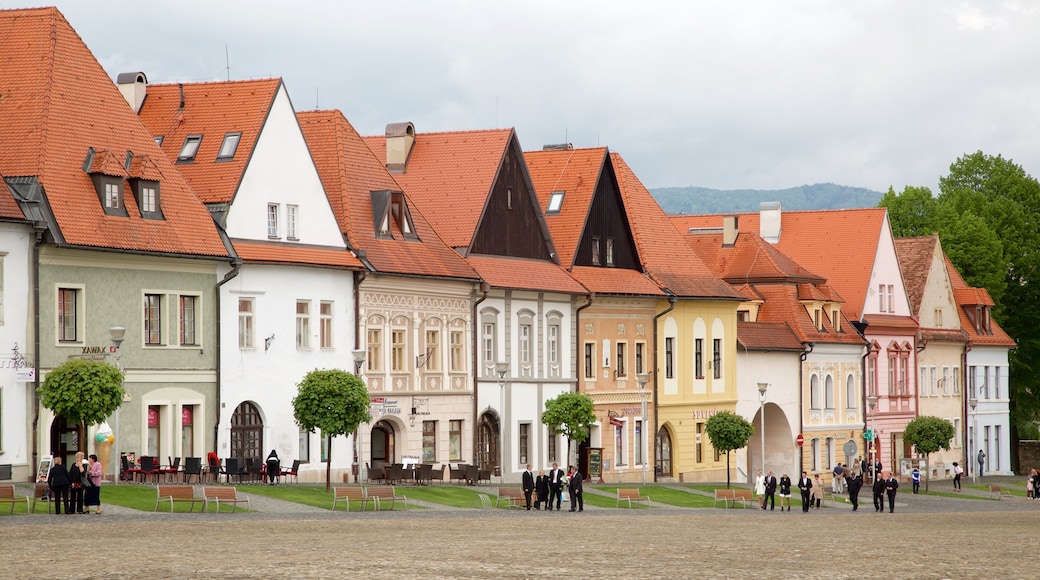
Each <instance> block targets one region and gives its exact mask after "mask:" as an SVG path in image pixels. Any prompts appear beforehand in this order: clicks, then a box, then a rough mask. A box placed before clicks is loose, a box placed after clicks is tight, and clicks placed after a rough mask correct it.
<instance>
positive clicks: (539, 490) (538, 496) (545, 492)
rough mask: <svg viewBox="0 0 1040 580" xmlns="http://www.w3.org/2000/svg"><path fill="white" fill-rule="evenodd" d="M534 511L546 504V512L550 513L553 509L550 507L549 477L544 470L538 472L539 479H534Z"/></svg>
mask: <svg viewBox="0 0 1040 580" xmlns="http://www.w3.org/2000/svg"><path fill="white" fill-rule="evenodd" d="M534 494H535V496H534V497H535V499H534V509H535V510H539V509H541V507H540V506H541V505H542V504H545V510H546V511H549V510H551V509H552V508H551V507H549V477H548V476H546V475H545V470H544V469H539V470H538V477H536V478H534Z"/></svg>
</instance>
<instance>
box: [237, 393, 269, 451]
mask: <svg viewBox="0 0 1040 580" xmlns="http://www.w3.org/2000/svg"><path fill="white" fill-rule="evenodd" d="M263 449H264V420H263V417H261V416H260V410H259V409H257V408H256V405H254V404H252V403H250V402H249V401H245V402H243V403H242V404H240V405H239V406H238V407H236V408H235V412H234V413H233V414H232V415H231V457H240V458H242V459H245V458H259V457H264V452H263Z"/></svg>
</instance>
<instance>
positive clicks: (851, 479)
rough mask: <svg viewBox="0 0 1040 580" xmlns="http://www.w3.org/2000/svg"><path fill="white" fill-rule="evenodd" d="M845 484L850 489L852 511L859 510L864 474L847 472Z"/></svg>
mask: <svg viewBox="0 0 1040 580" xmlns="http://www.w3.org/2000/svg"><path fill="white" fill-rule="evenodd" d="M845 484H846V487H848V489H849V501H850V502H852V511H857V510H858V509H859V490H860V488H862V487H863V474H862V473H859V472H856V473H855V474H851V473H849V471H848V470H846V471H845Z"/></svg>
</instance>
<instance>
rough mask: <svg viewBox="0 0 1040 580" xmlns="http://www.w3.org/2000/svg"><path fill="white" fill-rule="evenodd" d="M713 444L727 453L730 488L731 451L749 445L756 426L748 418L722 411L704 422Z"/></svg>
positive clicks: (727, 483)
mask: <svg viewBox="0 0 1040 580" xmlns="http://www.w3.org/2000/svg"><path fill="white" fill-rule="evenodd" d="M704 430H705V431H706V432H707V433H708V440H710V441H711V446H712V447H714V448H715V449H718V450H719V451H720V452H722V453H725V454H726V489H729V452H730V451H733V450H734V449H742V448H744V447H747V442H748V439H750V438H751V434H752V433H754V432H755V428H754V427H752V426H751V423H749V422H748V420H747V419H745V418H743V417H741V416H740V415H737V414H736V413H733V412H731V411H722V412H720V413H716V414H714V415H712V416H711V417H709V418H708V420H707V422H705V423H704Z"/></svg>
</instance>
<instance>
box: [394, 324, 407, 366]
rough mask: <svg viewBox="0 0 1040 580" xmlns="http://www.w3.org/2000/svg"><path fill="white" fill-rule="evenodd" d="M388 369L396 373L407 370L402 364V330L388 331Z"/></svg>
mask: <svg viewBox="0 0 1040 580" xmlns="http://www.w3.org/2000/svg"><path fill="white" fill-rule="evenodd" d="M390 370H391V371H393V372H398V373H399V372H403V371H406V370H408V369H407V368H406V367H405V364H404V330H398V329H394V330H392V331H390Z"/></svg>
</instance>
